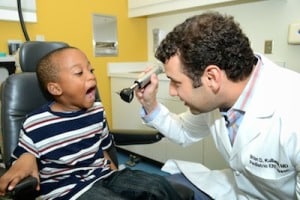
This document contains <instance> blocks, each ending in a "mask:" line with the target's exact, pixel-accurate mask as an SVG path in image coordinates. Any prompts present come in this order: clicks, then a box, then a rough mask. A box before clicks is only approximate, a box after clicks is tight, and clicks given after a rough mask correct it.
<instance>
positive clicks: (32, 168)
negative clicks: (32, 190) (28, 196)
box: [0, 153, 40, 196]
mask: <svg viewBox="0 0 300 200" xmlns="http://www.w3.org/2000/svg"><path fill="white" fill-rule="evenodd" d="M28 176H33V177H35V178H37V180H38V182H39V171H38V167H37V163H36V157H35V156H34V155H32V154H30V153H24V154H22V155H21V156H20V157H19V158H18V159H17V160H16V161H15V162H14V164H13V165H12V166H11V167H10V168H9V170H8V171H7V172H6V173H5V174H4V175H3V176H1V177H0V196H3V195H5V192H6V191H7V189H8V190H9V191H11V190H13V189H14V188H15V186H16V185H17V184H18V183H19V182H20V181H21V180H23V179H24V178H26V177H28ZM39 189H40V187H39V184H38V185H37V188H36V190H39Z"/></svg>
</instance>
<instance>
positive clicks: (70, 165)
mask: <svg viewBox="0 0 300 200" xmlns="http://www.w3.org/2000/svg"><path fill="white" fill-rule="evenodd" d="M50 105H51V102H50V103H48V104H46V105H44V106H42V107H41V108H40V109H38V110H36V111H35V112H34V113H31V114H30V115H29V116H28V117H27V119H26V120H25V122H24V124H23V126H22V129H21V132H20V138H19V143H18V146H17V148H16V149H15V151H14V153H13V155H12V157H13V159H17V158H18V157H20V156H21V155H22V154H23V153H25V152H29V153H31V154H33V155H34V156H35V157H36V158H37V162H38V167H39V170H40V181H41V191H40V192H41V198H42V199H72V197H73V196H74V195H76V194H77V195H76V196H78V193H82V192H83V191H85V190H87V189H88V188H89V187H91V186H92V184H93V183H94V182H96V181H97V180H99V179H101V178H105V177H107V176H109V175H110V174H111V173H112V171H111V170H110V167H109V161H108V160H106V159H104V155H103V150H106V149H108V148H109V147H110V146H111V145H112V138H111V136H110V135H109V132H108V128H107V124H106V119H105V112H104V108H103V106H102V104H101V103H100V102H95V103H94V105H93V106H92V107H91V108H89V109H87V110H80V111H76V112H70V113H61V112H53V111H51V110H50Z"/></svg>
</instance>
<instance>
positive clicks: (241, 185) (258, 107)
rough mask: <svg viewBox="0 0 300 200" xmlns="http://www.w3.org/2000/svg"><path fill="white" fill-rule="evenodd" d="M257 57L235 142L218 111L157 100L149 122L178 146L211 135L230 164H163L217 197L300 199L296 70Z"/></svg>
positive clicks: (299, 107) (299, 80)
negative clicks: (178, 108)
mask: <svg viewBox="0 0 300 200" xmlns="http://www.w3.org/2000/svg"><path fill="white" fill-rule="evenodd" d="M260 56H261V58H262V63H263V64H262V66H261V67H262V70H261V73H260V77H259V78H258V80H257V83H256V84H257V87H256V88H257V89H256V90H255V91H254V95H253V98H252V100H251V102H250V105H249V109H247V111H246V113H245V115H244V118H243V121H242V123H241V125H240V127H239V130H238V133H237V136H236V139H235V143H234V145H233V146H231V144H230V141H229V139H228V133H227V129H226V126H225V120H224V119H223V117H221V114H220V112H219V110H214V111H212V112H209V113H205V114H201V115H197V116H195V115H193V114H191V113H190V112H186V113H183V114H181V115H175V114H172V113H170V112H169V111H168V110H167V108H165V107H164V106H163V105H160V106H162V107H161V108H162V109H161V111H160V113H159V114H158V115H157V116H156V118H155V119H154V120H152V121H150V122H147V124H148V125H149V126H152V127H155V128H156V129H158V130H159V131H160V132H161V133H163V134H164V135H165V136H167V137H168V138H170V139H171V140H173V141H175V142H177V143H180V144H182V145H187V144H190V143H193V142H196V141H199V140H200V139H201V138H203V137H205V136H206V135H207V134H212V136H213V139H214V141H215V144H216V147H217V149H218V150H219V152H220V153H221V155H222V156H223V157H224V158H225V160H226V161H227V162H228V165H229V166H230V169H226V170H221V171H218V170H208V169H207V168H205V167H204V166H203V165H201V164H199V163H191V162H185V161H176V160H170V161H168V162H167V163H166V164H165V166H164V167H163V169H164V170H167V171H169V172H182V173H183V174H184V175H185V176H186V177H187V178H188V179H189V180H190V181H191V182H192V183H193V184H194V185H196V186H197V187H199V188H200V189H201V190H203V191H205V192H206V193H208V194H209V195H210V196H212V197H213V198H215V199H230V200H234V199H285V200H286V199H300V188H299V186H300V185H299V184H300V181H299V178H300V176H299V170H300V117H299V115H300V89H299V88H300V75H299V74H298V73H295V72H292V71H290V70H287V69H284V68H282V67H279V66H276V65H275V64H274V63H272V62H271V61H269V60H268V59H267V58H265V57H264V56H262V55H260ZM195 156H197V154H195Z"/></svg>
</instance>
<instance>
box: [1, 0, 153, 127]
mask: <svg viewBox="0 0 300 200" xmlns="http://www.w3.org/2000/svg"><path fill="white" fill-rule="evenodd" d="M36 4H37V18H38V22H37V23H26V27H27V31H28V35H29V37H30V39H31V40H35V39H36V35H44V36H45V40H46V41H64V42H67V43H68V44H70V45H72V46H75V47H78V48H80V49H81V50H83V51H84V52H85V53H86V54H87V56H88V57H89V59H90V61H91V63H92V64H93V66H94V68H95V74H96V77H97V80H98V89H99V90H100V92H101V99H102V101H103V103H104V106H105V108H106V111H107V115H108V120H109V122H111V98H110V83H109V78H108V76H107V70H106V68H107V67H106V66H107V62H125V61H144V60H147V25H146V18H135V19H129V18H128V17H127V0H110V1H103V0H75V1H74V0H63V1H61V0H36ZM93 13H98V14H106V15H115V16H117V19H118V27H117V28H118V43H119V54H118V56H116V57H94V56H93V46H92V37H93V33H92V30H93V28H92V14H93ZM0 29H1V34H0V51H6V53H8V49H7V40H8V39H21V40H22V41H25V38H24V36H23V34H22V30H21V27H20V25H19V23H18V22H8V21H1V20H0ZM120 112H122V111H120ZM110 125H111V124H110Z"/></svg>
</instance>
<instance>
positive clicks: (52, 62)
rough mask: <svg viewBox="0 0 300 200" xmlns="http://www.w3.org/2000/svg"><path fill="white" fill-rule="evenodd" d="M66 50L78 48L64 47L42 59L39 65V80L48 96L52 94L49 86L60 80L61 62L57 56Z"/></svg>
mask: <svg viewBox="0 0 300 200" xmlns="http://www.w3.org/2000/svg"><path fill="white" fill-rule="evenodd" d="M66 49H77V48H76V47H71V46H67V47H62V48H58V49H55V50H53V51H51V52H49V53H48V54H46V55H45V56H44V57H42V58H41V59H40V61H39V63H38V64H37V69H36V73H37V78H38V81H39V84H40V86H41V88H42V89H43V90H44V92H46V93H47V94H50V93H49V92H48V89H47V85H48V83H50V82H56V81H57V80H58V78H59V77H58V75H59V66H60V61H59V60H58V59H56V56H57V55H59V54H60V53H62V52H63V51H65V50H66Z"/></svg>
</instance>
